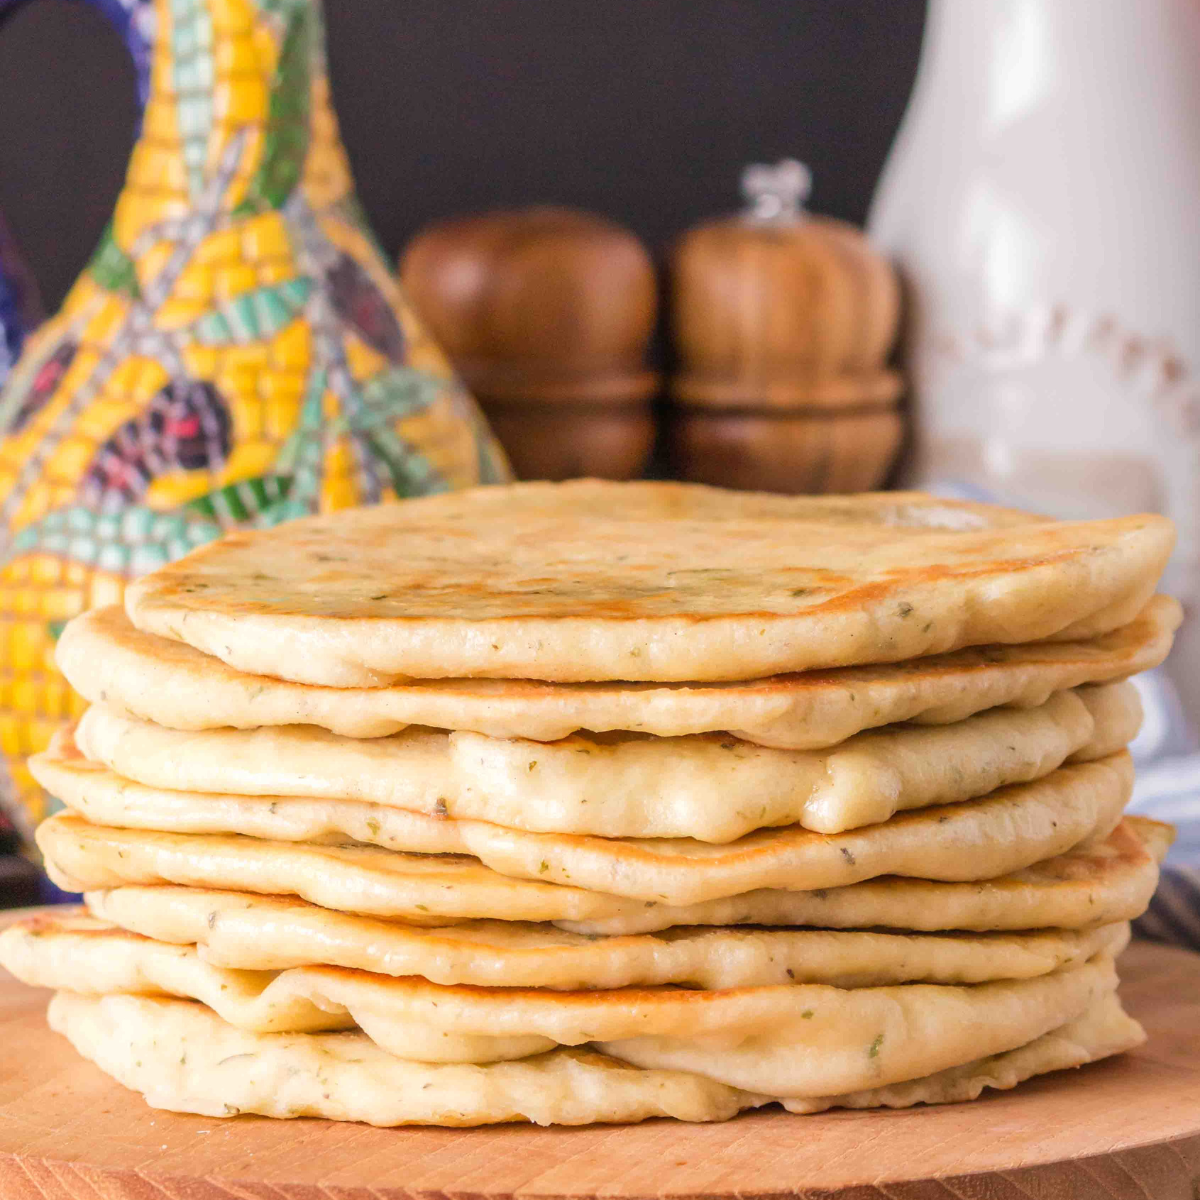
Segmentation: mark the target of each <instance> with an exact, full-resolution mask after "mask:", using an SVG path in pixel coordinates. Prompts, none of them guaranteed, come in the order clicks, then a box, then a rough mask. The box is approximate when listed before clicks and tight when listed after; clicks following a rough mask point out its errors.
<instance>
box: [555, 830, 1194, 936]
mask: <svg viewBox="0 0 1200 1200" xmlns="http://www.w3.org/2000/svg"><path fill="white" fill-rule="evenodd" d="M1174 836H1175V831H1174V829H1173V828H1172V827H1171V826H1170V825H1166V824H1163V823H1162V822H1159V821H1149V820H1147V819H1146V818H1144V817H1126V818H1125V819H1124V821H1122V823H1121V824H1120V825H1118V826H1117V828H1116V829H1115V830H1114V831H1113V832H1112V834H1110V835H1109V837H1108V838H1107V839H1105V841H1103V842H1100V843H1095V844H1092V845H1088V846H1080V847H1077V848H1076V849H1075V850H1072V851H1071V852H1070V853H1068V854H1061V855H1058V856H1057V857H1056V858H1051V859H1047V860H1046V861H1045V862H1042V863H1037V864H1036V865H1035V866H1032V867H1027V868H1026V869H1025V870H1023V871H1015V872H1013V874H1011V875H1005V876H1003V877H1001V878H999V879H992V880H987V881H985V882H982V883H931V882H929V881H927V880H924V879H903V878H900V877H897V876H891V877H885V878H883V879H873V880H869V881H868V882H866V883H857V884H853V885H851V886H850V887H842V888H828V889H821V890H819V891H815V892H787V891H778V890H776V891H771V890H763V891H758V892H750V893H748V894H746V895H745V896H732V897H730V898H728V899H726V900H710V901H708V902H707V903H705V904H691V905H688V906H686V907H683V908H672V907H670V906H669V905H664V904H658V905H653V906H649V905H648V906H646V907H645V908H643V909H641V910H638V909H634V908H630V909H627V910H626V912H625V913H624V914H623V915H622V916H619V917H609V918H607V919H595V918H593V919H592V920H586V921H560V922H558V924H559V925H561V926H562V927H563V928H564V929H570V930H573V931H575V932H577V933H585V934H593V935H595V934H608V935H627V934H634V933H649V932H653V931H655V930H659V929H669V928H671V927H672V926H675V925H689V926H696V925H720V926H728V925H766V926H772V925H784V926H796V925H807V926H812V927H814V928H818V929H871V928H875V927H881V928H889V929H902V930H939V929H975V930H989V929H993V930H1000V929H1014V930H1015V929H1040V928H1059V929H1088V928H1091V927H1092V926H1094V925H1097V924H1106V923H1108V922H1111V921H1125V920H1132V919H1133V918H1134V917H1136V916H1138V915H1139V914H1141V913H1143V912H1145V910H1146V906H1147V905H1148V904H1149V903H1150V897H1151V896H1152V895H1153V894H1154V889H1155V888H1156V887H1157V886H1158V865H1157V864H1158V863H1160V862H1161V861H1162V860H1163V858H1164V857H1165V855H1166V853H1167V850H1168V848H1169V847H1170V845H1171V841H1172V839H1173V838H1174Z"/></svg>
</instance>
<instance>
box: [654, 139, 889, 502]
mask: <svg viewBox="0 0 1200 1200" xmlns="http://www.w3.org/2000/svg"><path fill="white" fill-rule="evenodd" d="M810 185H811V177H810V175H809V172H808V169H807V168H806V167H804V166H803V165H802V164H801V163H798V162H795V161H794V160H790V159H789V160H785V161H783V162H781V163H779V164H778V166H775V167H770V166H752V167H748V168H747V169H746V171H745V172H744V174H743V176H742V190H743V192H744V193H745V195H746V197H747V199H748V200H749V201H750V207H749V208H748V209H747V210H746V211H745V212H743V213H742V214H740V215H739V216H736V217H732V218H721V219H718V220H714V221H709V222H705V223H704V224H701V225H699V226H696V227H695V228H693V229H691V230H690V231H689V232H688V233H686V234H685V235H684V237H683V238H682V239H681V241H680V242H679V244H678V245H677V247H676V249H675V251H674V253H673V256H672V271H671V274H672V299H673V312H672V318H673V320H672V326H673V330H674V337H675V347H676V351H677V353H678V357H679V362H680V368H679V371H678V373H677V374H676V375H675V377H674V378H673V380H672V381H671V389H670V390H671V396H672V397H673V399H674V400H675V402H676V407H675V408H674V410H673V412H672V415H671V433H670V442H671V453H672V458H673V461H674V463H675V465H676V467H677V470H678V472H679V474H680V475H681V476H682V477H683V478H685V479H690V480H696V481H700V482H703V483H713V484H719V485H722V486H725V487H735V488H759V489H763V490H767V491H778V492H810V493H811V492H852V491H866V490H870V489H871V488H875V487H878V486H879V485H880V484H881V483H882V482H883V479H884V477H885V476H886V474H887V471H888V468H889V466H890V465H891V463H892V460H893V458H894V457H895V454H896V451H897V449H898V447H899V443H900V436H901V418H900V415H899V413H898V412H897V401H898V399H899V396H900V390H901V381H900V378H899V376H898V375H897V374H896V373H895V372H893V371H890V370H888V369H887V368H886V367H885V365H884V363H885V361H886V359H887V355H888V352H889V351H890V349H891V347H892V343H893V341H894V339H895V335H896V326H897V321H898V316H899V288H898V285H897V282H896V278H895V275H894V274H893V272H892V269H891V267H890V266H889V265H888V264H887V262H886V261H885V260H884V259H883V258H881V257H880V256H879V255H878V254H877V253H876V252H875V251H873V250H872V249H871V247H870V246H869V244H868V243H867V240H866V238H865V237H864V236H863V234H862V233H861V232H860V231H859V230H857V229H855V228H854V227H853V226H852V225H848V224H846V223H845V222H842V221H837V220H833V219H832V218H829V217H818V216H814V215H812V214H809V213H807V212H805V211H804V210H803V208H802V204H803V201H804V200H805V199H806V198H807V196H808V192H809V189H810Z"/></svg>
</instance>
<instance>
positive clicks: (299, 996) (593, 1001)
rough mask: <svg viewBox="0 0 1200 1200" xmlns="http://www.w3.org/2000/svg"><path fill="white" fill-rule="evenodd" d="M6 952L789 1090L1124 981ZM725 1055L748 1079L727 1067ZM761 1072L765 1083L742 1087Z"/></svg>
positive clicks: (244, 1010)
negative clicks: (511, 981)
mask: <svg viewBox="0 0 1200 1200" xmlns="http://www.w3.org/2000/svg"><path fill="white" fill-rule="evenodd" d="M0 963H2V964H3V965H4V966H5V967H7V968H8V969H9V970H10V971H12V972H13V974H14V975H16V976H17V978H18V979H21V980H22V981H23V982H25V983H29V984H31V985H33V986H35V987H49V988H54V989H56V990H69V991H76V992H80V993H84V994H87V995H104V994H107V993H127V994H134V995H172V996H178V997H181V998H184V999H197V1000H200V1001H202V1002H203V1003H205V1004H207V1005H208V1006H209V1007H210V1008H211V1009H213V1011H215V1012H216V1013H217V1015H218V1016H220V1017H221V1018H222V1019H223V1020H225V1021H227V1022H229V1024H231V1025H234V1026H236V1027H237V1028H239V1029H246V1030H249V1031H250V1032H255V1033H299V1032H314V1031H318V1030H336V1029H341V1028H353V1027H354V1026H357V1027H358V1028H360V1029H362V1031H363V1032H364V1033H366V1034H367V1036H368V1037H370V1038H371V1040H372V1041H373V1042H375V1044H376V1045H378V1046H380V1047H382V1048H383V1049H385V1050H387V1051H388V1052H389V1053H390V1054H395V1055H396V1056H397V1057H398V1058H407V1059H413V1060H416V1061H418V1062H468V1063H488V1062H497V1061H501V1060H511V1059H516V1058H525V1057H528V1056H529V1055H531V1054H540V1053H544V1052H545V1051H546V1050H550V1049H553V1048H554V1047H555V1046H559V1045H562V1046H581V1045H585V1044H587V1043H591V1042H597V1041H603V1042H604V1043H605V1046H604V1049H605V1053H608V1054H611V1055H612V1056H613V1057H615V1058H626V1057H627V1055H626V1053H625V1050H626V1044H627V1042H628V1043H630V1044H629V1053H630V1055H632V1056H633V1057H634V1058H637V1059H640V1058H641V1057H644V1056H646V1055H647V1054H651V1055H652V1054H654V1053H655V1052H656V1051H663V1052H665V1053H668V1054H670V1053H673V1052H679V1053H684V1054H703V1053H710V1055H711V1060H712V1061H710V1063H709V1064H708V1065H705V1066H703V1067H697V1068H693V1069H695V1070H696V1072H697V1074H703V1075H707V1076H708V1077H709V1078H714V1079H717V1080H719V1081H720V1082H725V1083H730V1082H732V1083H733V1085H734V1086H738V1087H743V1088H745V1089H746V1090H750V1091H761V1090H767V1091H770V1092H771V1094H773V1095H775V1094H777V1095H788V1096H791V1095H814V1094H816V1095H825V1094H827V1093H829V1092H831V1091H851V1090H854V1089H856V1088H858V1087H860V1086H870V1085H872V1084H884V1083H891V1082H897V1081H899V1080H903V1079H910V1078H913V1077H915V1076H917V1075H924V1074H928V1073H930V1071H932V1070H942V1069H944V1068H946V1067H949V1066H957V1065H960V1064H961V1063H962V1062H965V1061H969V1060H970V1059H971V1058H973V1057H978V1056H979V1052H980V1051H983V1052H985V1053H1000V1052H1002V1051H1003V1050H1008V1049H1012V1048H1013V1047H1015V1046H1019V1045H1024V1044H1026V1043H1028V1042H1029V1041H1031V1040H1033V1038H1035V1037H1040V1036H1041V1034H1042V1033H1044V1032H1046V1031H1048V1030H1049V1029H1054V1028H1057V1027H1058V1026H1060V1025H1062V1024H1063V1023H1064V1022H1065V1021H1068V1020H1070V1019H1071V1018H1072V1017H1074V1016H1076V1015H1078V1013H1079V1012H1081V1011H1082V1010H1083V1009H1084V1008H1086V1007H1087V1006H1088V1005H1089V1004H1090V1003H1091V1001H1092V1000H1093V999H1094V998H1095V997H1096V996H1097V995H1099V994H1100V993H1101V992H1104V991H1111V990H1113V989H1114V988H1115V986H1116V975H1115V972H1114V969H1113V965H1112V959H1111V957H1110V956H1108V955H1107V954H1103V955H1099V956H1097V958H1096V959H1094V960H1092V961H1091V962H1088V963H1085V964H1082V965H1080V966H1076V967H1071V968H1068V969H1065V970H1059V971H1054V972H1052V973H1051V974H1049V975H1042V976H1037V977H1035V978H1034V979H1031V980H1004V981H1001V982H992V983H981V984H974V985H972V986H970V987H954V986H939V985H930V984H905V985H901V986H899V987H883V988H855V989H845V988H835V987H829V986H828V985H824V984H788V985H784V986H777V987H760V988H735V989H726V990H722V991H716V992H711V991H698V990H693V989H687V988H619V989H616V990H605V991H596V990H593V991H575V992H567V991H545V990H540V989H525V988H476V987H465V986H462V985H456V986H450V987H446V986H443V985H440V984H434V983H430V982H429V981H428V980H425V979H417V978H401V979H397V978H390V977H388V976H381V975H371V974H367V973H366V972H362V971H346V970H342V969H340V968H336V967H301V968H297V969H294V970H291V971H284V972H283V973H282V974H278V975H276V974H274V973H273V972H267V971H260V972H247V971H229V970H223V969H221V968H218V967H213V966H211V965H210V964H208V963H206V962H204V961H203V960H202V959H201V958H200V957H199V956H198V955H197V954H196V951H195V949H194V948H191V947H184V946H171V945H166V944H163V943H159V942H154V941H151V940H150V939H148V938H143V937H139V936H138V935H137V934H131V933H126V932H124V931H123V930H118V929H114V928H112V927H109V926H105V925H104V924H103V923H102V922H99V921H96V920H95V919H94V918H89V917H81V916H74V917H68V918H65V919H60V920H57V921H55V920H45V919H42V920H37V919H35V920H34V921H33V922H25V923H21V924H18V925H17V926H16V927H15V928H13V929H10V930H6V931H5V932H4V933H3V934H0ZM981 1031H982V1032H981ZM796 1059H802V1060H803V1064H804V1065H803V1067H802V1068H798V1067H797V1065H796V1063H795V1061H794V1060H796ZM725 1062H728V1063H729V1064H730V1065H729V1070H731V1071H732V1072H734V1073H735V1074H737V1075H738V1076H739V1077H740V1078H742V1080H743V1082H741V1083H738V1082H737V1081H736V1079H734V1080H731V1079H728V1078H726V1077H725V1070H726V1068H725V1066H724V1065H723V1064H724V1063H725ZM932 1064H936V1065H932ZM751 1078H757V1079H761V1080H763V1081H766V1080H768V1079H769V1080H770V1082H771V1086H770V1087H769V1088H766V1089H764V1088H762V1087H759V1086H758V1084H754V1085H751V1086H748V1085H747V1082H746V1081H747V1080H749V1079H751ZM831 1080H836V1081H838V1082H830V1081H831Z"/></svg>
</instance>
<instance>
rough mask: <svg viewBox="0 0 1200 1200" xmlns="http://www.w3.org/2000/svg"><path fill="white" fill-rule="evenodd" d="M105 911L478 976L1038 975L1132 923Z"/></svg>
mask: <svg viewBox="0 0 1200 1200" xmlns="http://www.w3.org/2000/svg"><path fill="white" fill-rule="evenodd" d="M85 900H86V902H87V905H88V909H89V910H90V911H91V912H92V913H93V914H94V915H95V916H97V917H99V918H100V919H102V920H104V921H105V922H107V923H110V924H113V925H117V926H119V927H121V928H123V929H128V930H130V931H132V932H134V933H140V934H143V935H144V936H146V937H149V938H153V939H155V940H156V941H160V942H173V943H176V944H180V945H195V946H196V947H197V949H198V951H199V954H200V957H201V958H202V959H204V961H205V962H209V963H212V964H213V965H214V966H219V967H231V968H235V969H238V970H252V971H264V970H266V971H282V970H287V969H288V968H290V967H306V966H320V965H323V964H324V965H328V966H334V967H347V968H349V969H351V970H360V971H370V972H372V973H374V974H378V975H420V976H422V977H423V978H425V979H429V980H432V981H433V982H434V983H446V984H450V983H465V984H473V985H475V986H478V987H525V988H531V987H532V988H556V989H568V990H574V989H579V988H619V987H637V986H641V987H653V986H660V985H662V984H684V985H687V986H689V987H699V988H709V989H717V988H732V987H768V986H771V985H774V984H786V983H828V984H832V985H833V986H834V987H881V986H884V985H887V984H897V983H958V984H964V983H986V982H987V981H989V980H992V979H1031V978H1033V977H1034V976H1035V975H1045V974H1047V973H1048V972H1050V971H1055V970H1058V969H1059V968H1060V967H1067V966H1073V965H1078V964H1079V963H1082V962H1086V961H1087V960H1088V959H1089V958H1091V957H1092V955H1094V954H1096V953H1098V952H1099V951H1100V950H1107V951H1108V952H1109V953H1111V954H1116V953H1117V952H1118V950H1119V948H1120V946H1121V944H1122V943H1123V942H1124V940H1125V938H1126V937H1127V936H1128V928H1129V926H1128V924H1127V923H1125V922H1118V923H1115V924H1112V925H1101V926H1097V927H1096V928H1094V929H1087V930H1069V929H1043V930H1033V931H1025V932H1021V933H976V934H971V933H937V934H919V933H886V932H882V931H879V930H869V931H864V930H824V929H758V928H753V927H743V928H737V927H733V928H728V929H706V928H702V927H701V928H695V929H693V928H688V927H686V926H685V927H683V928H680V929H673V930H667V931H665V932H663V933H660V934H641V935H636V936H632V937H601V938H598V937H586V936H584V935H582V934H577V933H568V932H566V931H565V930H562V929H558V928H556V927H555V926H553V925H534V924H529V923H523V922H518V921H471V922H464V923H463V924H461V925H448V926H445V927H443V928H440V929H436V928H435V929H423V928H416V927H413V926H410V925H406V924H405V923H403V922H400V921H381V920H377V919H373V918H371V917H360V916H355V915H353V914H350V913H338V912H332V911H330V910H329V909H326V908H318V907H317V906H316V905H315V904H309V903H307V902H306V901H304V900H299V899H297V898H296V897H293V896H256V895H252V894H247V893H245V892H215V891H210V890H206V889H202V888H183V887H120V888H116V889H114V890H112V891H107V892H89V893H88V894H87V896H86V897H85Z"/></svg>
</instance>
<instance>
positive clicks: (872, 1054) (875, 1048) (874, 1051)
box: [867, 1033, 883, 1058]
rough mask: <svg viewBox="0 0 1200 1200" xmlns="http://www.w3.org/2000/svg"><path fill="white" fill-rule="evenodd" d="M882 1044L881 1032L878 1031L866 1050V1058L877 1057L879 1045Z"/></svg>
mask: <svg viewBox="0 0 1200 1200" xmlns="http://www.w3.org/2000/svg"><path fill="white" fill-rule="evenodd" d="M882 1045H883V1034H882V1033H878V1034H876V1035H875V1040H874V1041H873V1042H872V1043H871V1048H870V1050H868V1051H867V1057H868V1058H878V1057H879V1047H880V1046H882Z"/></svg>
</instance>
